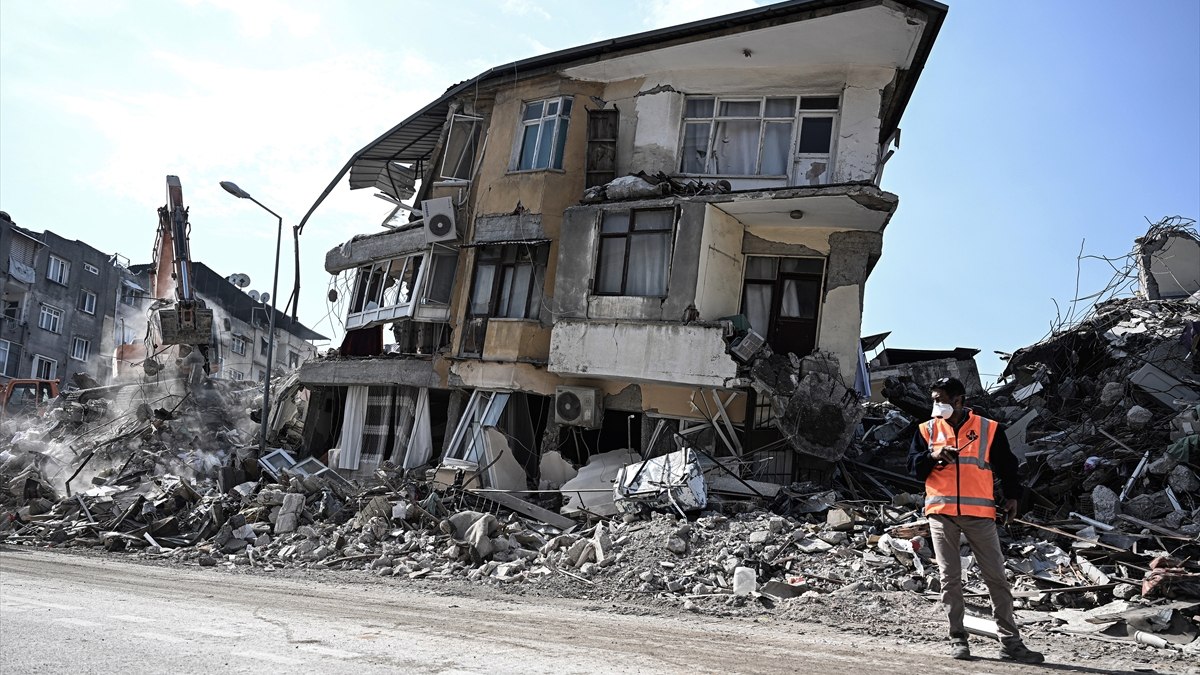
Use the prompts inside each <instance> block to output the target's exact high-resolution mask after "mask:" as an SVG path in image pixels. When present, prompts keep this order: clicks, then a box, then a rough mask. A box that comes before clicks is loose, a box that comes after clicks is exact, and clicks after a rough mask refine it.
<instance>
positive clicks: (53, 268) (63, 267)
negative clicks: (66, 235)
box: [46, 255, 71, 286]
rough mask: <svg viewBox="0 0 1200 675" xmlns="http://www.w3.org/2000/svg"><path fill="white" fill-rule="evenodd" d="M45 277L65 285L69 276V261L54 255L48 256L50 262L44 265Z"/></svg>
mask: <svg viewBox="0 0 1200 675" xmlns="http://www.w3.org/2000/svg"><path fill="white" fill-rule="evenodd" d="M46 278H47V279H49V280H50V281H53V282H54V283H56V284H62V285H63V286H66V285H67V281H69V280H70V278H71V263H69V262H67V261H66V260H63V259H62V258H60V257H58V256H56V255H52V256H50V264H48V265H46Z"/></svg>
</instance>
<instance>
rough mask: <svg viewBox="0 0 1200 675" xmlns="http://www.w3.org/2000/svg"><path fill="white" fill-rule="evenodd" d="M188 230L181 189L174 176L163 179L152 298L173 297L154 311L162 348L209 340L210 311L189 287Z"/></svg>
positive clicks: (211, 313)
mask: <svg viewBox="0 0 1200 675" xmlns="http://www.w3.org/2000/svg"><path fill="white" fill-rule="evenodd" d="M190 230H191V224H190V223H189V222H188V210H187V208H186V207H184V205H183V186H182V184H181V183H180V182H179V177H178V176H167V205H166V206H163V207H162V208H160V209H159V210H158V245H157V246H156V249H155V274H154V282H155V283H154V286H155V288H154V294H155V296H156V297H158V298H160V299H165V297H167V296H168V295H173V296H174V300H175V302H174V304H172V305H170V306H167V307H162V308H160V309H159V310H158V324H159V329H160V333H161V336H162V344H164V345H208V344H209V343H210V342H211V341H212V322H213V312H212V310H211V309H207V308H205V307H204V303H203V302H202V301H200V300H198V299H197V298H196V296H195V289H194V288H193V287H192V254H191V246H190V243H189V236H190V234H191V233H190ZM168 261H169V262H168Z"/></svg>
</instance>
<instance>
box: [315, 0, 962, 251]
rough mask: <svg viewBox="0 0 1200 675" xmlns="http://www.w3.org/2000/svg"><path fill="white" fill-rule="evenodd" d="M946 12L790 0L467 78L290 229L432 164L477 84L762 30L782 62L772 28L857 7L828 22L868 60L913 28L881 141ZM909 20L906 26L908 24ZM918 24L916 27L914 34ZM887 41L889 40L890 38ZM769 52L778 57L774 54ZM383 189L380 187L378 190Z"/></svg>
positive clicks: (894, 49)
mask: <svg viewBox="0 0 1200 675" xmlns="http://www.w3.org/2000/svg"><path fill="white" fill-rule="evenodd" d="M947 9H948V8H947V7H946V5H943V4H942V3H940V2H935V1H934V0H790V1H789V2H780V3H777V4H773V5H768V6H766V7H758V8H755V9H750V10H746V11H744V12H737V13H735V14H726V15H724V16H718V17H714V18H711V19H704V20H701V21H693V22H691V23H686V24H681V25H678V26H671V27H668V28H661V29H658V30H652V31H646V32H643V33H636V34H634V35H628V36H625V37H619V38H614V39H611V40H602V41H600V42H593V43H591V44H587V45H582V46H579V47H572V48H570V49H564V50H561V51H557V52H551V53H549V54H544V55H541V56H536V57H533V58H529V59H523V60H520V61H515V62H513V63H508V64H505V65H503V66H497V67H495V68H491V69H489V70H487V71H485V72H483V73H481V74H479V75H477V76H476V77H474V78H472V79H470V80H466V81H464V82H460V83H458V84H456V85H454V86H453V87H450V88H449V89H447V90H446V92H445V93H444V94H442V96H440V97H439V98H438V99H437V100H435V101H433V102H432V103H430V104H429V105H427V106H425V107H424V108H422V109H421V110H418V111H417V112H415V113H413V114H412V115H411V116H409V117H408V118H407V119H405V120H404V121H403V122H401V123H399V124H397V125H396V126H394V127H392V128H391V129H389V130H388V131H387V132H385V133H384V134H383V135H382V136H380V137H379V138H376V139H375V140H374V141H371V142H370V143H369V144H367V146H366V147H364V148H363V149H361V150H359V151H358V152H356V153H355V154H354V155H353V156H352V157H351V158H350V161H348V162H347V163H346V165H345V166H344V167H342V169H341V171H339V172H338V174H337V175H336V176H335V177H334V179H333V180H332V181H331V182H330V183H329V185H328V186H327V187H326V188H325V190H324V191H322V193H321V194H320V196H319V197H317V200H316V201H315V202H314V203H313V205H312V206H311V207H309V209H308V212H307V213H305V214H304V217H303V218H301V219H300V223H299V225H298V226H297V230H298V231H299V232H302V231H303V230H304V225H305V224H306V223H307V222H308V219H309V218H310V217H312V214H313V212H314V211H316V209H317V207H318V206H320V205H321V202H323V201H324V200H325V198H326V197H328V196H329V193H330V192H332V191H333V189H334V187H335V186H337V184H338V182H340V181H341V179H342V177H343V176H345V175H346V174H347V173H351V174H352V175H351V181H350V188H351V189H359V188H364V187H372V186H380V185H382V186H388V185H389V184H390V183H391V181H390V180H389V176H388V174H387V170H388V169H389V168H391V167H393V165H394V164H395V163H415V162H419V161H428V160H429V159H431V158H432V155H433V152H434V150H435V149H436V148H437V145H438V142H439V141H440V139H441V134H442V127H443V126H444V125H445V123H446V121H447V118H448V116H449V114H450V105H451V103H452V101H453V100H454V99H455V97H457V96H458V95H459V94H461V93H463V92H465V91H468V90H471V89H477V88H479V87H480V86H482V85H485V84H490V83H492V81H505V80H506V81H510V82H511V81H515V80H519V79H524V78H528V77H536V76H538V75H541V74H544V73H547V72H552V71H555V70H567V71H570V70H575V69H583V68H585V67H586V66H587V65H588V64H595V63H599V62H605V63H619V62H621V59H623V58H626V57H629V56H631V55H633V54H641V53H645V52H648V51H657V52H664V53H669V54H671V55H672V58H678V55H679V54H682V53H686V48H687V45H689V44H693V43H696V42H698V41H706V42H712V43H714V44H716V43H720V44H723V45H726V46H729V45H736V40H733V41H731V40H727V39H726V38H730V37H732V36H738V35H743V34H746V33H750V32H755V31H765V32H766V34H767V35H768V36H769V38H770V40H769V43H768V44H770V45H772V46H773V49H771V50H768V52H767V53H760V55H761V56H762V57H763V58H764V59H765V58H768V57H770V58H773V59H780V58H788V57H787V56H786V54H787V53H790V52H792V51H794V49H793V48H792V47H788V46H785V45H783V44H782V42H781V38H782V36H783V34H782V33H779V34H777V33H776V32H775V31H773V30H772V28H773V27H776V26H781V25H786V24H793V23H796V22H801V21H810V20H811V21H817V20H819V19H824V18H830V17H835V16H836V15H839V14H846V13H851V12H854V13H856V17H857V16H858V13H860V12H861V11H862V10H866V14H863V16H865V17H866V19H867V20H866V21H865V23H863V24H862V25H861V26H860V29H861V31H863V32H860V33H855V32H853V31H852V30H850V29H849V28H847V27H846V25H845V22H844V21H843V20H841V19H835V20H834V21H833V25H834V26H837V27H839V31H841V32H840V33H839V35H840V37H841V39H842V40H845V41H846V43H853V44H854V46H856V47H858V48H860V49H867V50H868V53H870V54H872V55H873V58H876V59H879V60H886V59H888V58H890V59H891V60H892V61H893V62H899V61H901V59H899V57H898V56H897V53H898V52H899V51H900V50H901V47H899V46H897V44H890V45H873V44H868V41H870V40H872V39H874V38H873V36H876V33H875V31H878V30H879V29H881V28H883V27H886V26H891V27H892V28H893V29H894V28H895V25H896V24H895V23H894V22H895V21H896V20H897V17H900V16H902V17H903V23H904V24H905V25H904V27H903V30H902V32H903V33H904V34H905V35H910V34H911V33H912V32H913V31H917V38H916V43H915V44H914V45H911V47H910V48H905V51H906V56H905V58H904V59H903V63H904V65H903V66H896V67H897V68H899V72H898V73H897V77H896V80H895V82H893V84H892V86H891V87H890V88H889V89H890V91H889V92H888V93H887V95H886V96H885V100H884V110H883V115H882V122H881V127H880V141H881V142H882V141H885V140H886V139H888V138H890V137H891V136H892V134H893V133H895V131H896V129H897V128H898V126H899V123H900V117H901V115H902V114H903V112H904V108H905V107H906V106H907V104H908V99H909V97H910V96H911V95H912V90H913V88H914V87H915V85H916V81H917V78H918V77H919V76H920V73H921V70H922V69H923V68H924V65H925V61H926V59H927V58H928V56H929V52H930V50H931V49H932V48H933V42H934V40H935V39H936V38H937V34H938V32H939V30H940V29H941V26H942V22H943V21H944V19H945V16H946V11H947ZM856 21H857V19H856ZM909 22H912V25H911V27H910V25H909ZM918 24H919V30H917V28H918ZM847 31H850V32H847ZM805 35H806V36H808V37H809V38H810V39H823V38H821V36H820V35H818V34H817V33H815V32H813V31H808V30H805ZM910 37H911V36H910ZM886 42H891V40H887V41H886ZM677 47H683V48H684V52H675V51H671V50H673V49H675V48H677ZM843 47H844V45H842V44H839V45H837V48H838V49H842V48H843ZM780 50H788V51H787V52H784V51H780ZM776 51H779V53H775V52H776ZM802 51H803V53H804V54H807V55H808V56H807V57H806V58H808V59H809V60H814V59H816V58H818V56H817V50H810V49H808V48H804V49H803V50H802ZM733 58H734V60H736V59H737V58H742V59H743V60H744V59H745V57H744V56H743V55H742V51H741V49H740V48H739V49H737V50H736V56H735V57H733ZM856 59H857V57H856ZM856 62H857V60H856ZM742 67H744V65H742ZM643 72H644V71H643ZM385 191H387V190H386V189H385Z"/></svg>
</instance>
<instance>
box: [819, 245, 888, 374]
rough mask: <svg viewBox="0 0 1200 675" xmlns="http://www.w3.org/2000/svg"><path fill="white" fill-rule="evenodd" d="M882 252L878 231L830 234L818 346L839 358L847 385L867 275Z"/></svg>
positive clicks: (853, 367)
mask: <svg viewBox="0 0 1200 675" xmlns="http://www.w3.org/2000/svg"><path fill="white" fill-rule="evenodd" d="M882 249H883V233H880V232H862V231H847V232H834V233H832V234H830V235H829V259H828V261H827V263H826V266H825V296H824V302H823V303H822V307H821V328H820V333H819V335H818V338H817V347H818V348H819V349H822V350H825V351H829V352H833V353H834V354H837V355H838V357H839V365H840V369H841V375H842V378H843V379H844V380H845V381H846V382H853V381H854V374H855V371H856V370H857V368H858V350H859V336H860V335H861V333H862V312H863V295H864V292H865V288H866V283H867V275H869V274H870V271H871V268H872V267H873V266H874V261H875V260H878V258H879V255H880V252H881V251H882Z"/></svg>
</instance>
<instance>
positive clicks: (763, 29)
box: [563, 2, 928, 82]
mask: <svg viewBox="0 0 1200 675" xmlns="http://www.w3.org/2000/svg"><path fill="white" fill-rule="evenodd" d="M794 19H795V20H788V21H780V22H775V23H769V22H763V23H762V24H761V25H757V26H754V27H750V28H748V29H745V30H738V31H729V32H725V33H724V34H719V35H717V36H715V37H707V38H704V39H696V40H687V41H683V42H675V43H666V44H665V45H664V46H662V47H651V48H648V49H644V50H641V51H637V52H634V53H630V54H626V55H624V56H618V57H616V58H605V59H602V60H597V61H594V62H592V63H586V64H583V65H579V66H574V67H571V68H567V69H565V70H563V74H564V75H566V76H568V77H571V78H574V79H580V80H590V81H599V82H615V81H620V80H628V79H632V78H636V77H641V76H646V75H653V74H656V73H664V74H672V75H677V74H679V73H682V72H686V71H692V70H700V71H720V70H726V71H734V72H745V71H754V70H762V71H784V72H788V73H793V72H803V71H806V70H812V71H823V70H827V69H829V68H844V67H845V66H846V64H853V65H854V66H855V67H861V68H886V69H891V70H902V69H907V68H909V67H911V66H912V64H913V60H914V58H915V56H916V52H917V48H918V46H919V45H920V44H921V37H922V35H924V33H925V27H926V24H927V22H928V19H927V18H926V15H925V14H923V13H918V12H913V11H912V10H910V9H908V8H906V7H904V6H902V5H899V4H897V3H892V2H882V3H878V4H875V3H863V2H859V3H850V4H848V5H847V6H846V7H844V8H842V9H841V11H827V12H825V13H814V15H813V16H812V17H810V18H801V16H796V17H794Z"/></svg>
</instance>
